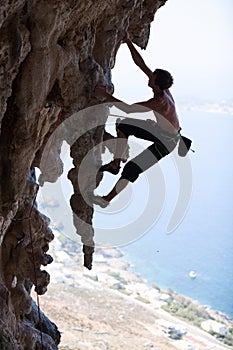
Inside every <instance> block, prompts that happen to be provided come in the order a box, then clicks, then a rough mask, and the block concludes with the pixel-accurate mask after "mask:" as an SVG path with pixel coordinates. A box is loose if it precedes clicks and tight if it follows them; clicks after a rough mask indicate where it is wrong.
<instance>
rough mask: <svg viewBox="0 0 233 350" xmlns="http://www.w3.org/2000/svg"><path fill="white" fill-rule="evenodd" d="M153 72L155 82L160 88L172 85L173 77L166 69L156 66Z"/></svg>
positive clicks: (167, 87)
mask: <svg viewBox="0 0 233 350" xmlns="http://www.w3.org/2000/svg"><path fill="white" fill-rule="evenodd" d="M154 74H156V78H155V84H156V85H158V86H159V88H160V89H161V90H166V89H169V88H170V87H171V86H172V84H173V77H172V75H171V74H170V73H169V72H168V71H166V70H164V69H159V68H157V69H156V70H155V71H154Z"/></svg>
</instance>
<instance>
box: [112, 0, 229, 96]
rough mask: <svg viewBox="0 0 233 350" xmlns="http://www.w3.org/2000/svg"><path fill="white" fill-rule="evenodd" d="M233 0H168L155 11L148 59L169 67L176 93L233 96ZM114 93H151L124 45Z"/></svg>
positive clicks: (139, 94)
mask: <svg viewBox="0 0 233 350" xmlns="http://www.w3.org/2000/svg"><path fill="white" fill-rule="evenodd" d="M232 14H233V1H232V0H221V1H219V0H168V1H167V3H166V4H165V6H163V7H161V8H160V9H159V11H158V12H157V13H156V15H155V20H154V22H153V23H152V26H151V35H150V39H149V44H148V47H147V49H146V50H145V51H144V50H143V51H142V50H140V52H141V54H142V56H143V58H144V60H145V62H146V63H147V64H148V65H149V67H150V68H151V69H152V70H154V69H155V68H156V67H160V68H164V69H167V70H169V71H170V72H171V73H172V75H173V76H174V79H175V84H174V86H173V88H172V92H173V93H174V94H175V97H176V98H186V97H191V98H192V97H195V98H203V99H204V100H205V99H207V100H213V101H218V100H221V99H229V98H233V92H232V85H233V84H232V80H233V64H232V63H233V40H232V38H233V24H232ZM113 82H114V84H115V94H116V95H117V96H119V97H120V98H121V99H126V100H128V101H130V102H134V101H135V99H136V100H142V99H144V98H148V97H150V96H151V91H150V89H149V88H147V79H146V77H144V75H143V73H141V72H140V70H139V69H138V68H137V67H135V66H134V64H133V62H132V59H131V57H130V55H129V51H128V49H127V47H126V45H122V46H121V48H120V50H119V52H118V55H117V59H116V66H115V68H114V70H113Z"/></svg>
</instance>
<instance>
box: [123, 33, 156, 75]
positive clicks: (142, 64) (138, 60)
mask: <svg viewBox="0 0 233 350" xmlns="http://www.w3.org/2000/svg"><path fill="white" fill-rule="evenodd" d="M124 42H125V43H126V44H127V45H128V48H129V50H130V53H131V56H132V58H133V61H134V63H135V64H136V65H137V66H138V67H139V68H140V69H141V70H142V71H143V72H144V73H145V74H146V75H147V76H148V78H150V77H151V75H152V74H153V72H152V71H151V70H150V68H149V67H147V65H146V64H145V62H144V60H143V58H142V57H141V55H140V54H139V52H138V51H137V50H136V49H135V47H134V45H133V43H132V41H131V40H130V39H129V37H128V34H126V37H125V38H124Z"/></svg>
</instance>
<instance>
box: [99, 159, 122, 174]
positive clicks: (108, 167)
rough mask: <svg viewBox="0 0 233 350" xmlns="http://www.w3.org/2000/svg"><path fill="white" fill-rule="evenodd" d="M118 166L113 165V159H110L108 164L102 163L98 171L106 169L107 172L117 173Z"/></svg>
mask: <svg viewBox="0 0 233 350" xmlns="http://www.w3.org/2000/svg"><path fill="white" fill-rule="evenodd" d="M120 168H121V167H120V165H118V166H115V163H114V161H112V162H110V163H108V164H105V165H102V167H101V168H100V171H102V172H104V171H108V172H109V173H111V174H113V175H117V174H118V173H119V171H120Z"/></svg>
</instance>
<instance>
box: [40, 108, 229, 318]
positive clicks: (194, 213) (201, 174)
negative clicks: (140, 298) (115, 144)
mask: <svg viewBox="0 0 233 350" xmlns="http://www.w3.org/2000/svg"><path fill="white" fill-rule="evenodd" d="M179 115H180V116H181V117H180V118H181V120H180V121H181V126H182V134H183V135H184V136H187V137H189V138H191V139H192V141H193V142H192V149H193V150H194V151H195V153H194V152H192V151H190V152H189V154H188V158H185V159H186V160H185V159H184V160H182V162H183V163H182V164H186V168H187V169H188V170H187V169H186V170H187V171H183V170H182V171H181V172H179V169H178V168H180V164H181V163H179V161H178V160H177V158H174V156H173V155H169V156H168V157H165V158H164V159H163V160H161V161H160V162H159V164H157V165H155V166H153V167H152V168H151V169H149V170H148V171H147V172H145V173H144V174H143V175H141V176H140V178H139V179H138V180H137V181H136V182H135V183H134V184H132V185H129V186H128V187H127V189H125V190H124V191H123V192H122V193H121V194H120V195H119V196H118V198H117V199H116V200H114V201H113V202H112V203H111V206H109V207H107V208H105V209H101V208H99V207H97V206H96V207H95V213H94V218H93V227H94V230H95V236H94V238H95V243H96V246H99V245H100V244H102V243H104V244H106V243H107V245H109V244H110V245H112V246H114V247H117V248H120V250H121V251H122V252H123V254H124V259H125V260H127V261H128V262H129V263H130V264H131V266H132V269H133V271H134V272H136V273H137V274H139V275H140V276H141V278H143V279H144V280H146V281H147V283H148V284H152V283H155V284H156V285H158V286H159V287H160V288H162V289H165V290H166V289H168V288H171V289H172V290H173V291H175V292H177V293H181V294H183V295H186V296H189V297H191V298H192V299H194V300H196V301H198V302H199V303H200V304H202V305H206V306H209V307H211V308H213V309H215V310H217V311H219V312H221V313H224V314H226V315H227V316H228V317H230V318H231V319H233V215H232V206H233V205H232V203H233V186H232V183H233V163H232V152H233V115H230V114H227V113H219V112H214V111H213V112H206V111H194V110H187V109H186V110H183V111H180V113H179ZM138 147H139V146H138V144H137V143H136V140H131V141H130V149H131V151H132V149H134V150H135V151H136V152H138V150H139V149H138ZM140 147H142V146H141V145H140ZM67 152H68V151H67ZM68 154H69V152H68ZM108 156H109V155H107V157H108ZM67 158H68V157H67ZM103 161H104V163H105V162H107V159H104V160H103ZM69 162H70V164H69V165H68V166H67V171H66V172H68V170H69V168H70V167H72V162H71V161H69ZM69 162H66V163H69ZM116 180H117V177H116V176H114V175H111V174H107V173H105V174H104V177H103V180H102V181H101V183H100V186H99V187H98V188H97V190H96V193H97V194H99V195H103V194H106V193H108V191H109V189H110V188H112V187H113V185H114V184H115V182H116ZM49 186H53V184H49ZM51 188H52V187H48V188H46V187H45V188H44V189H43V188H42V190H44V193H45V196H46V195H47V194H48V193H50V195H51V194H52V192H53V193H54V198H52V199H53V202H54V203H55V204H56V202H59V203H61V200H60V198H59V197H58V196H59V195H61V190H60V188H58V190H56V189H55V190H52V189H51ZM62 189H63V192H64V193H63V198H66V200H67V203H66V207H65V209H63V208H64V207H62V211H61V209H60V208H61V206H59V205H54V206H53V208H52V209H53V211H51V212H48V213H47V214H48V216H49V217H50V218H51V219H52V220H55V221H59V222H60V221H61V226H64V232H65V234H66V235H67V232H68V233H69V235H70V238H72V239H75V238H74V237H77V234H76V231H75V229H74V228H73V230H74V233H73V236H72V237H71V231H72V228H71V227H70V226H69V227H68V224H69V225H73V224H72V222H73V218H72V212H71V210H70V205H69V199H70V196H71V194H72V191H73V189H72V187H71V183H70V182H69V181H68V180H67V175H66V174H64V184H63V185H62ZM127 191H128V192H127ZM182 191H183V195H182V196H181V198H179V193H181V192H182ZM177 198H179V208H181V212H179V211H178V212H177V213H178V214H177V215H176V217H179V220H178V222H175V224H174V222H173V225H172V226H173V227H170V228H169V229H168V226H169V222H170V221H171V217H172V213H173V212H174V208H175V206H176V202H177ZM50 200H51V199H50ZM124 201H125V202H124ZM122 203H123V204H122ZM183 204H184V205H183ZM182 205H183V207H182ZM68 208H69V210H70V212H69V213H68ZM114 208H115V209H114ZM56 209H57V212H56ZM54 213H57V217H52V216H53V215H54ZM65 220H67V222H68V224H67V225H66V222H65ZM170 226H171V225H170ZM67 227H68V228H67ZM191 271H194V273H195V276H196V278H191V277H190V272H191Z"/></svg>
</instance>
